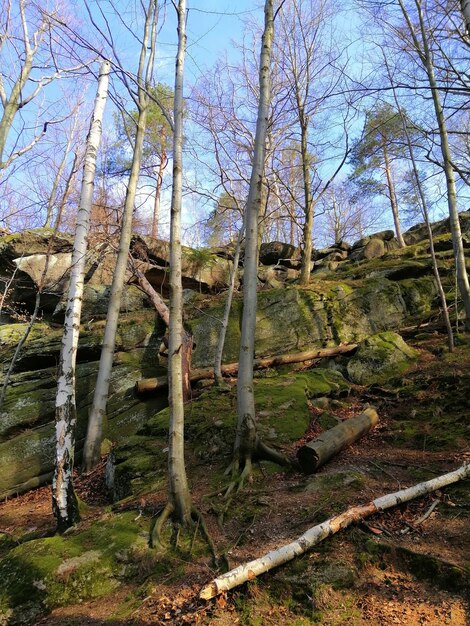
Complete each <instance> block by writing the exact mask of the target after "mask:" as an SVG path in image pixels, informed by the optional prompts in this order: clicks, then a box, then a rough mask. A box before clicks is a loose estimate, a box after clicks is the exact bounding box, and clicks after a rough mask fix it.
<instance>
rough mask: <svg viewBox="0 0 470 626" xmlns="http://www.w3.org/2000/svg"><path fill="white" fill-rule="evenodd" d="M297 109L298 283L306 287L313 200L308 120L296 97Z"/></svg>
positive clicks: (310, 247) (310, 253) (309, 264)
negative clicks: (300, 197) (302, 205)
mask: <svg viewBox="0 0 470 626" xmlns="http://www.w3.org/2000/svg"><path fill="white" fill-rule="evenodd" d="M297 106H298V108H299V117H300V133H301V134H300V150H301V156H302V175H303V181H304V203H305V208H304V212H305V222H304V228H303V246H302V260H301V266H300V277H299V283H300V284H301V285H303V286H307V285H308V284H309V282H310V272H311V269H312V230H313V198H312V190H311V183H310V159H309V155H308V120H307V119H306V115H305V112H304V109H303V106H301V105H300V96H298V105H297Z"/></svg>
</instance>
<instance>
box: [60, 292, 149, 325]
mask: <svg viewBox="0 0 470 626" xmlns="http://www.w3.org/2000/svg"><path fill="white" fill-rule="evenodd" d="M110 295H111V287H110V286H109V285H90V284H89V285H85V286H84V288H83V305H82V313H81V319H82V322H86V321H88V320H91V319H106V315H107V313H108V304H109V298H110ZM147 303H148V299H147V297H146V296H145V295H144V294H143V292H142V291H141V290H140V289H138V288H137V287H136V286H134V285H125V286H124V289H123V293H122V298H121V305H120V309H119V310H120V312H121V313H130V312H132V311H141V310H142V309H144V308H145V307H146V306H148V304H147ZM66 305H67V293H64V294H63V296H62V297H61V299H60V301H59V303H58V304H57V306H56V308H55V310H54V313H53V316H54V317H55V318H57V319H63V317H64V314H65V308H66Z"/></svg>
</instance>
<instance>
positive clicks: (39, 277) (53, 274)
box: [13, 252, 72, 294]
mask: <svg viewBox="0 0 470 626" xmlns="http://www.w3.org/2000/svg"><path fill="white" fill-rule="evenodd" d="M13 263H14V264H15V265H16V267H17V268H18V270H19V271H20V272H24V273H25V274H27V275H28V276H29V277H30V278H31V280H32V281H33V282H34V284H35V285H36V286H37V287H38V286H40V285H42V287H43V289H45V290H47V291H48V292H49V293H58V294H61V293H62V292H63V291H64V287H65V284H66V281H67V278H68V272H69V270H70V266H71V264H72V253H71V252H62V253H58V254H51V255H49V259H48V257H47V255H46V254H33V255H30V256H23V257H19V258H18V259H14V260H13ZM46 264H47V271H46V272H45V270H46ZM44 272H45V274H44Z"/></svg>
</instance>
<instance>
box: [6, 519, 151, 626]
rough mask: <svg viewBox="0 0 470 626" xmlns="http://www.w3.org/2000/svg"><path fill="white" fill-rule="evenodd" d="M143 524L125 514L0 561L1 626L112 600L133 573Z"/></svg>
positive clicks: (143, 541) (31, 544)
mask: <svg viewBox="0 0 470 626" xmlns="http://www.w3.org/2000/svg"><path fill="white" fill-rule="evenodd" d="M146 524H148V522H147V521H146V518H144V517H143V518H142V519H141V520H138V519H136V516H135V512H134V511H128V512H126V513H118V514H116V515H114V516H113V518H112V519H109V516H108V517H106V516H104V517H103V519H100V520H97V521H94V522H92V523H91V524H89V525H88V526H87V527H86V528H83V527H80V529H72V530H69V532H68V533H67V536H60V535H56V536H55V537H46V538H43V539H34V540H30V541H27V542H25V543H23V544H21V545H18V546H16V547H15V548H13V549H12V550H10V551H9V552H8V554H7V555H6V556H5V557H4V558H2V559H1V560H0V578H1V581H2V583H1V588H0V624H2V625H6V624H9V625H11V626H13V625H14V624H36V623H37V622H38V620H39V619H40V618H41V617H42V616H43V615H45V614H47V613H49V612H50V611H52V609H54V608H56V607H60V606H65V605H70V604H77V605H78V604H80V603H81V602H84V601H86V600H92V599H95V598H99V597H100V596H105V595H110V594H112V593H113V592H114V591H115V589H116V588H117V587H119V586H120V585H121V584H122V581H123V579H124V580H125V579H126V577H129V576H135V575H136V573H137V572H138V569H139V567H140V566H139V562H140V563H141V558H142V557H141V554H142V552H145V550H146V549H147V538H146V535H148V528H146V527H145V525H146ZM137 555H139V556H137ZM59 620H60V621H61V622H62V619H61V618H59ZM78 620H79V621H78V622H75V623H86V622H87V621H89V620H88V619H86V618H83V619H81V618H78ZM54 621H55V620H54ZM48 623H52V621H51V622H49V621H48ZM62 623H63V622H62Z"/></svg>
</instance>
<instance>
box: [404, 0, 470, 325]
mask: <svg viewBox="0 0 470 626" xmlns="http://www.w3.org/2000/svg"><path fill="white" fill-rule="evenodd" d="M396 1H397V2H398V5H399V7H400V9H401V12H402V15H403V18H404V21H405V26H406V29H407V33H408V38H409V42H410V43H411V44H412V46H413V51H414V53H415V54H416V56H417V59H418V60H419V62H420V63H421V65H422V67H423V68H424V70H425V72H426V76H427V80H428V85H429V89H430V91H431V96H432V102H433V106H434V113H435V116H436V121H437V124H438V128H439V140H440V141H439V143H440V150H441V155H442V167H443V170H444V173H445V177H446V186H447V205H448V209H449V221H450V230H451V233H452V242H453V246H454V255H455V262H456V272H457V284H458V288H459V291H460V295H461V298H462V301H463V306H464V311H465V328H466V329H467V330H470V283H469V280H468V274H467V269H466V265H465V254H464V248H463V243H462V232H461V229H460V221H459V214H458V209H457V191H456V185H455V175H454V169H453V163H452V155H451V150H450V145H449V136H448V132H447V125H446V119H445V115H444V109H443V106H442V103H441V97H440V94H439V88H438V84H437V80H436V74H435V70H434V61H433V51H432V47H431V41H430V37H429V29H428V27H427V16H426V14H425V12H424V7H423V3H422V0H413V7H414V19H415V22H413V19H412V17H411V13H410V11H409V10H408V9H407V7H406V6H405V3H404V2H403V0H396Z"/></svg>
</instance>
